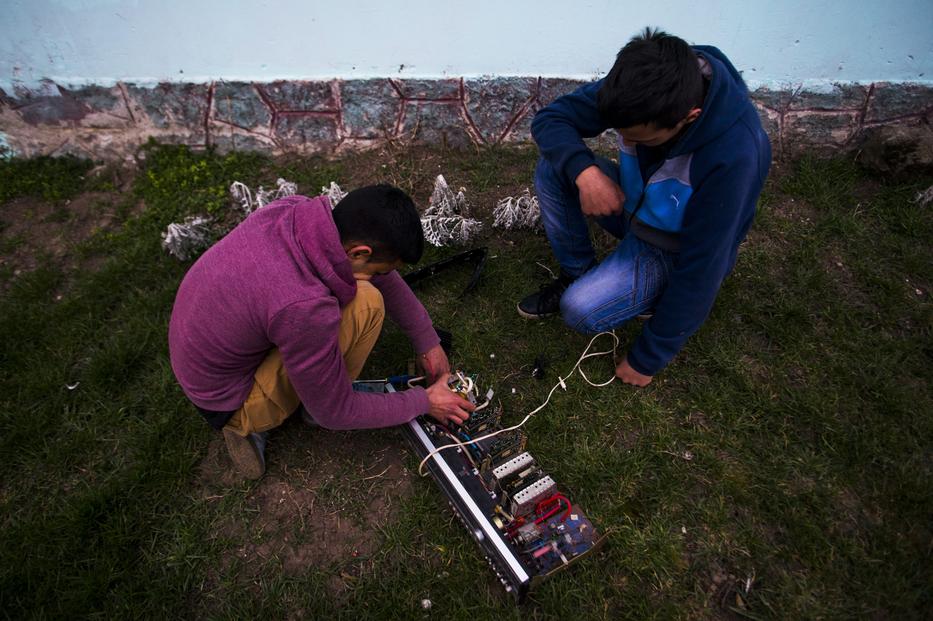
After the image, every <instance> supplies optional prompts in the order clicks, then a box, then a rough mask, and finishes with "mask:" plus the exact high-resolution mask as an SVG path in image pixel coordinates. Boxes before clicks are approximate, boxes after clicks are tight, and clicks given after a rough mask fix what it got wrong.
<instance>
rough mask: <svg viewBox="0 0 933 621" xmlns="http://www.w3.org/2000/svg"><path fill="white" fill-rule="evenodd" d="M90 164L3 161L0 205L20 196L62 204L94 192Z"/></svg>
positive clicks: (45, 159)
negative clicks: (91, 190) (74, 197)
mask: <svg viewBox="0 0 933 621" xmlns="http://www.w3.org/2000/svg"><path fill="white" fill-rule="evenodd" d="M93 167H94V163H93V162H91V161H90V160H85V159H80V158H77V157H73V156H66V157H47V156H44V157H37V158H33V159H22V158H3V157H0V203H4V202H6V201H8V200H10V199H13V198H18V197H20V196H31V197H36V198H42V199H44V200H47V201H63V200H65V199H68V198H71V197H72V196H74V195H76V194H79V193H81V192H84V191H87V190H88V189H92V187H91V184H89V182H88V178H87V173H88V171H90V170H91V168H93Z"/></svg>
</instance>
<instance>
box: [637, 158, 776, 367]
mask: <svg viewBox="0 0 933 621" xmlns="http://www.w3.org/2000/svg"><path fill="white" fill-rule="evenodd" d="M750 160H751V161H750ZM760 190H761V180H760V178H759V171H758V169H757V163H755V161H754V158H748V159H743V160H741V161H737V162H733V163H732V165H730V166H723V167H721V169H720V170H717V171H715V172H714V173H713V174H711V175H710V176H709V177H707V178H706V179H704V181H703V182H702V183H701V185H700V187H698V188H697V191H696V193H695V194H694V195H693V196H692V197H691V198H690V202H689V203H688V206H687V210H686V212H685V213H684V221H683V228H682V229H681V233H680V238H681V252H680V255H679V257H678V258H677V260H676V264H675V267H674V269H673V271H672V273H671V275H670V279H669V280H668V284H667V287H666V288H665V290H664V293H663V294H662V295H661V299H660V300H659V301H658V305H657V307H656V308H655V313H654V316H653V317H652V318H651V319H650V320H649V321H648V322H646V323H645V325H644V327H643V328H642V333H641V335H640V336H639V337H638V339H637V340H636V341H635V344H634V345H633V346H632V348H631V350H629V352H628V355H627V360H628V363H629V365H630V366H631V367H632V368H633V369H634V370H635V371H638V372H639V373H641V374H643V375H647V376H652V375H654V374H656V373H657V372H658V371H660V370H661V369H663V368H664V367H665V366H667V364H668V363H669V362H670V361H671V359H673V358H674V356H675V355H676V354H677V352H679V351H680V349H681V348H682V347H683V345H684V343H685V342H686V341H687V339H688V338H690V336H691V335H693V333H694V332H696V331H697V330H698V329H699V327H700V326H701V325H702V324H703V322H704V321H705V320H706V317H707V316H708V315H709V313H710V310H712V307H713V303H714V302H715V300H716V295H717V294H718V292H719V288H720V286H721V285H722V281H723V279H724V278H725V277H726V275H727V274H728V272H729V270H730V269H731V267H732V264H731V257H732V251H733V249H734V248H735V247H736V246H737V245H738V244H739V243H740V242H741V239H740V237H741V236H743V235H744V233H745V232H746V231H747V229H748V226H749V224H750V221H751V219H752V218H753V217H754V214H755V201H756V200H757V197H758V193H759V192H760Z"/></svg>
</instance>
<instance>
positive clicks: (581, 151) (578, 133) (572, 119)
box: [531, 80, 609, 184]
mask: <svg viewBox="0 0 933 621" xmlns="http://www.w3.org/2000/svg"><path fill="white" fill-rule="evenodd" d="M602 84H603V80H598V81H596V82H591V83H590V84H585V85H584V86H581V87H580V88H578V89H577V90H575V91H574V92H572V93H570V94H568V95H564V96H563V97H558V98H557V99H555V100H554V101H553V102H551V103H550V104H548V105H547V106H545V107H544V108H541V110H539V111H538V113H537V114H535V118H534V120H533V121H532V122H531V135H532V136H533V137H534V140H535V142H536V143H537V144H538V148H539V150H540V151H541V156H542V157H543V158H544V159H546V160H547V161H548V162H549V163H550V164H551V166H552V167H553V168H554V170H556V171H558V173H559V174H560V175H562V176H563V177H564V178H565V180H566V181H567V183H568V184H572V183H573V182H574V181H575V180H576V178H577V176H579V174H580V173H581V172H583V171H584V170H585V169H587V168H589V167H590V166H593V165H594V164H595V163H596V157H595V156H594V155H593V152H592V151H590V149H589V147H587V146H586V144H585V143H584V142H583V139H584V138H591V137H593V136H598V135H600V134H601V133H603V132H604V131H605V130H607V129H609V127H608V126H607V125H606V124H605V123H604V122H603V121H602V120H601V119H600V118H599V112H598V110H597V108H596V93H597V92H598V91H599V89H600V87H601V86H602Z"/></svg>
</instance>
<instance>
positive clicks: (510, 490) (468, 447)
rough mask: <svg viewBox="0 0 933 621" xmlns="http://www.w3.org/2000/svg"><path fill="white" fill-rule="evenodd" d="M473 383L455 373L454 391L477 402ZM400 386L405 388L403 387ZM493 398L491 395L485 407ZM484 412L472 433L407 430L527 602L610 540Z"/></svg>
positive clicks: (496, 417)
mask: <svg viewBox="0 0 933 621" xmlns="http://www.w3.org/2000/svg"><path fill="white" fill-rule="evenodd" d="M474 381H475V380H474V379H473V378H471V377H469V376H468V375H466V374H464V373H462V372H456V373H454V376H453V378H452V381H451V384H450V385H449V386H450V388H451V390H454V391H455V392H459V393H461V394H463V395H465V398H466V399H468V400H470V401H471V402H473V403H476V402H477V400H476V392H477V391H476V387H475V384H474ZM397 387H398V388H400V389H401V388H404V386H403V385H402V384H401V382H399V383H398V386H397ZM367 389H371V388H370V387H369V386H368V385H367ZM384 389H385V391H386V392H395V390H396V385H393V384H391V383H389V382H386V384H385V386H384ZM491 398H492V395H491V391H490V393H487V395H486V398H485V403H487V404H488V403H489V402H490V400H491ZM487 409H490V410H491V409H492V408H491V407H486V408H483V409H482V410H479V411H478V412H477V413H475V414H474V415H473V416H471V419H474V421H473V424H474V425H475V426H473V427H471V426H469V425H468V424H465V425H462V426H459V427H453V428H448V427H447V426H445V425H441V424H439V423H436V422H434V421H433V420H432V419H430V418H427V417H419V418H416V419H415V420H412V421H411V422H409V423H408V424H407V425H405V426H403V427H402V429H403V431H404V434H405V435H406V437H407V438H408V440H409V441H410V443H411V444H412V446H413V447H414V449H415V454H416V455H417V457H418V458H419V459H423V460H424V463H425V464H426V466H427V468H428V471H429V472H430V474H431V475H432V477H433V478H434V481H435V482H436V483H437V485H438V487H439V488H440V489H441V490H442V491H443V493H444V494H445V495H446V496H447V499H448V500H449V501H450V505H451V507H452V508H453V510H454V512H455V513H456V515H457V516H458V517H459V518H460V520H461V521H462V522H463V524H464V526H465V527H466V528H467V531H468V532H469V533H470V536H471V537H472V538H473V539H474V540H475V541H476V543H477V545H478V546H479V547H480V549H481V550H482V551H483V553H484V554H485V556H486V559H487V560H488V561H489V563H490V565H492V567H493V569H494V570H495V572H496V575H497V576H498V577H499V580H500V581H501V582H502V584H503V586H504V587H505V590H506V591H507V592H510V593H512V594H513V595H515V596H516V598H517V599H518V600H519V601H522V600H523V599H524V598H525V596H526V595H527V594H528V592H529V590H530V589H531V588H533V586H534V585H536V584H537V583H538V582H540V581H541V580H543V579H544V578H545V577H547V576H550V575H553V574H554V573H555V572H557V571H559V570H561V569H564V568H565V567H567V566H569V565H571V564H573V563H574V562H576V561H577V560H579V559H580V558H583V557H584V556H585V555H588V554H590V553H592V552H593V551H594V550H597V549H598V548H599V547H600V546H601V545H602V543H603V542H604V540H605V538H604V536H600V535H599V534H598V533H597V532H596V531H595V529H594V528H593V525H592V524H591V523H590V522H589V520H587V519H586V517H585V516H584V515H583V514H582V512H580V510H579V508H577V507H576V506H572V505H571V503H570V501H569V500H567V498H566V496H564V495H563V494H562V493H560V492H559V491H558V488H557V485H556V483H555V482H554V479H553V478H552V477H551V476H550V475H549V474H547V473H546V472H544V471H543V470H542V469H541V467H540V466H539V465H538V464H537V463H536V461H535V459H534V457H533V456H532V455H531V453H530V452H528V451H526V450H525V445H526V443H527V437H526V436H525V434H524V433H523V432H522V431H521V430H510V431H504V432H501V433H500V431H501V430H500V427H499V425H500V418H501V411H497V412H495V413H494V414H493V415H491V416H484V415H482V413H483V412H485V411H486V410H487ZM469 422H470V421H469V420H468V421H467V423H469ZM479 429H482V431H478V430H479ZM493 433H494V434H496V435H492V436H491V437H490V434H493ZM452 443H456V444H453V446H452ZM445 447H447V450H442V449H443V448H445Z"/></svg>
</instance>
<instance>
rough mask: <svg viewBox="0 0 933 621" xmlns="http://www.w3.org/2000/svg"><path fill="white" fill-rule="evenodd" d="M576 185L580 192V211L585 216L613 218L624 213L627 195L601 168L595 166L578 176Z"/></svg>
mask: <svg viewBox="0 0 933 621" xmlns="http://www.w3.org/2000/svg"><path fill="white" fill-rule="evenodd" d="M576 184H577V188H579V190H580V211H582V212H583V215H585V216H611V215H613V214H619V213H622V203H624V202H625V193H624V192H622V188H620V187H619V184H618V183H616V182H615V181H613V180H612V179H610V178H609V177H607V176H606V175H605V174H604V173H603V171H601V170H600V169H599V166H596V165H595V164H594V165H593V166H590V167H589V168H587V169H585V170H584V171H583V172H581V173H580V174H579V175H577V180H576Z"/></svg>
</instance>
